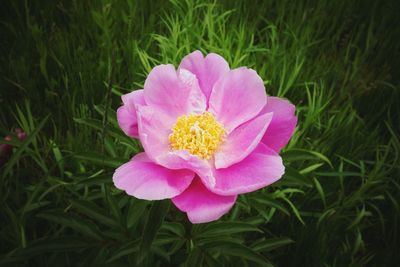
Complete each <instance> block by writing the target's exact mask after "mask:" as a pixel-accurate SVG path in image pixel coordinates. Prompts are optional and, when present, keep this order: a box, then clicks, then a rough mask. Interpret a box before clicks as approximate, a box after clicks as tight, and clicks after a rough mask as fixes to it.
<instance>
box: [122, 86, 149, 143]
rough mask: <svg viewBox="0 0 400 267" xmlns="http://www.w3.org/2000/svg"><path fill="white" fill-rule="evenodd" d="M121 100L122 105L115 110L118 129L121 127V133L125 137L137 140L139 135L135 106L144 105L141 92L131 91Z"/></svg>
mask: <svg viewBox="0 0 400 267" xmlns="http://www.w3.org/2000/svg"><path fill="white" fill-rule="evenodd" d="M121 98H122V102H123V103H124V105H123V106H121V107H119V108H118V110H117V120H118V124H119V127H121V129H122V131H123V132H124V133H125V134H126V135H128V136H130V137H134V138H137V137H139V133H138V122H137V116H136V106H137V105H145V101H144V98H143V90H136V91H133V92H131V93H129V94H126V95H123V96H122V97H121Z"/></svg>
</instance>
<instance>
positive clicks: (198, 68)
mask: <svg viewBox="0 0 400 267" xmlns="http://www.w3.org/2000/svg"><path fill="white" fill-rule="evenodd" d="M179 69H186V70H188V71H190V72H191V73H193V74H194V75H196V77H197V79H198V81H199V84H200V88H201V90H202V91H203V93H204V95H205V96H206V98H207V99H208V98H209V97H210V94H211V90H212V88H213V86H214V84H215V82H216V81H217V80H218V79H219V78H220V77H222V75H224V74H225V73H226V72H228V71H229V65H228V63H227V62H226V61H225V59H224V58H223V57H221V56H220V55H217V54H214V53H210V54H208V55H207V56H206V57H204V56H203V54H202V53H201V52H200V51H198V50H197V51H194V52H193V53H190V54H189V55H187V56H185V57H184V58H183V59H182V62H181V64H180V65H179Z"/></svg>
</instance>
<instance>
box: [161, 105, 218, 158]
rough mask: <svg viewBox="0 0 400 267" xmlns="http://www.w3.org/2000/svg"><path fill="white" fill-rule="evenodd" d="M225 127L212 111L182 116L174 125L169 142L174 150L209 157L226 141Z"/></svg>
mask: <svg viewBox="0 0 400 267" xmlns="http://www.w3.org/2000/svg"><path fill="white" fill-rule="evenodd" d="M224 137H225V129H224V127H223V126H222V124H220V123H219V122H218V121H217V120H216V119H215V117H214V116H213V115H212V114H211V113H210V112H204V113H203V114H201V115H187V116H185V115H184V116H180V117H179V118H178V119H177V120H176V123H175V125H174V126H173V127H172V133H171V134H170V135H169V137H168V138H169V142H170V144H171V148H172V150H187V151H189V153H190V154H192V155H196V156H199V157H200V158H202V159H209V158H211V156H212V155H213V154H214V152H215V151H216V150H217V148H218V147H219V145H220V144H221V143H222V142H223V141H224Z"/></svg>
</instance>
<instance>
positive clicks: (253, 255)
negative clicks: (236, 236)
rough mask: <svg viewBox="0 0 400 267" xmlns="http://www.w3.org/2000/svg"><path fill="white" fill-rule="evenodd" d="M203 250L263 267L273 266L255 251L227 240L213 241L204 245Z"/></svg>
mask: <svg viewBox="0 0 400 267" xmlns="http://www.w3.org/2000/svg"><path fill="white" fill-rule="evenodd" d="M203 248H204V249H206V250H212V251H217V252H219V253H221V254H223V255H228V256H235V257H239V258H242V259H246V260H249V261H252V262H255V263H258V264H260V265H261V266H272V264H271V262H270V261H269V260H268V259H266V258H264V257H263V256H262V255H260V254H258V253H257V252H255V251H253V250H252V249H250V248H249V247H246V246H244V245H242V244H239V243H235V242H229V241H225V240H219V241H211V242H208V243H205V244H204V245H203Z"/></svg>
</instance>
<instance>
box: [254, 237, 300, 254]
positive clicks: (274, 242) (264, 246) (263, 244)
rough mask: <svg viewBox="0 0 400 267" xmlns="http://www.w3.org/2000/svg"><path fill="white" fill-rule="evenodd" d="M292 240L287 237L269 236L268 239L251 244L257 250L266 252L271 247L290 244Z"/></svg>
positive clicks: (271, 248)
mask: <svg viewBox="0 0 400 267" xmlns="http://www.w3.org/2000/svg"><path fill="white" fill-rule="evenodd" d="M293 242H294V241H293V240H292V239H290V238H287V237H278V238H270V239H267V240H263V241H260V242H258V243H255V244H254V245H253V246H252V249H253V250H254V251H257V252H266V251H271V250H273V249H276V248H279V247H282V246H287V245H289V244H292V243H293Z"/></svg>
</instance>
